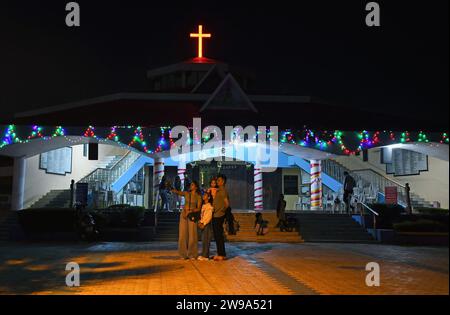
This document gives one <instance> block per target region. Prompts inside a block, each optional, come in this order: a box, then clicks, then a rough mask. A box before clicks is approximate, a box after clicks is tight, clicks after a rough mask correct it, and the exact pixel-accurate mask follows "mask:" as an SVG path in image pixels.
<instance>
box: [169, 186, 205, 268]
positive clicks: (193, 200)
mask: <svg viewBox="0 0 450 315" xmlns="http://www.w3.org/2000/svg"><path fill="white" fill-rule="evenodd" d="M172 192H173V193H175V194H177V195H179V196H183V197H184V200H185V203H184V208H183V211H182V212H181V215H180V224H179V236H178V253H179V254H180V256H181V258H182V259H197V257H198V237H197V222H196V221H195V219H193V218H194V217H195V214H197V213H200V211H201V206H202V197H201V195H200V192H199V186H198V184H197V182H195V181H193V182H192V183H191V184H190V185H189V191H179V190H176V189H173V190H172Z"/></svg>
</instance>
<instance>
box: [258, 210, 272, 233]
mask: <svg viewBox="0 0 450 315" xmlns="http://www.w3.org/2000/svg"><path fill="white" fill-rule="evenodd" d="M255 231H256V235H266V234H267V233H268V232H269V222H268V221H266V220H264V218H263V216H262V213H261V212H258V213H256V215H255Z"/></svg>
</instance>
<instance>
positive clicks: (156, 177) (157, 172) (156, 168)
mask: <svg viewBox="0 0 450 315" xmlns="http://www.w3.org/2000/svg"><path fill="white" fill-rule="evenodd" d="M163 176H164V159H163V158H155V160H154V163H153V205H156V203H157V202H158V199H156V197H157V196H158V191H159V183H161V179H162V178H163Z"/></svg>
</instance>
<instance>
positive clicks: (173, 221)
mask: <svg viewBox="0 0 450 315" xmlns="http://www.w3.org/2000/svg"><path fill="white" fill-rule="evenodd" d="M179 220H180V214H179V213H177V212H160V213H158V225H157V227H156V233H155V235H154V237H153V241H156V242H177V241H178V225H179Z"/></svg>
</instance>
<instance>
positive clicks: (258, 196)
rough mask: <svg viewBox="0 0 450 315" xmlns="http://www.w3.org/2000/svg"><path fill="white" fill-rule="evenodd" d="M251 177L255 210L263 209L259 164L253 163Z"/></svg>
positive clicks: (261, 179) (261, 178)
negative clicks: (252, 179)
mask: <svg viewBox="0 0 450 315" xmlns="http://www.w3.org/2000/svg"><path fill="white" fill-rule="evenodd" d="M253 178H254V184H253V185H254V196H255V203H254V209H255V211H262V210H263V177H262V169H261V165H260V164H258V163H257V164H255V167H254V169H253Z"/></svg>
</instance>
